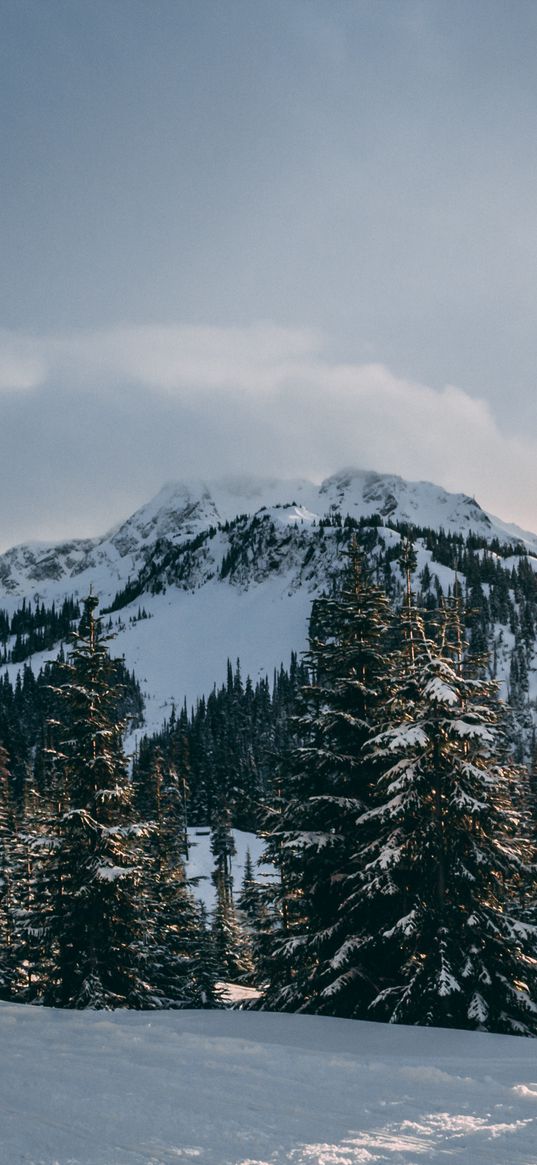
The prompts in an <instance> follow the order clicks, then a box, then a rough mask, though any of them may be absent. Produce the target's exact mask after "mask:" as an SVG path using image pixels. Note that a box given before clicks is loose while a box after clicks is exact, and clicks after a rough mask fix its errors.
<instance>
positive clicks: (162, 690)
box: [0, 470, 537, 728]
mask: <svg viewBox="0 0 537 1165" xmlns="http://www.w3.org/2000/svg"><path fill="white" fill-rule="evenodd" d="M359 523H362V525H363V524H365V527H366V529H368V530H369V537H370V543H371V546H372V547H374V549H373V554H374V555H376V556H377V561H378V563H379V570H380V569H381V568H382V569H384V568H383V566H382V564H383V563H386V562H388V560H389V559H390V557H391V558H392V559H393V558H394V556H395V555H396V551H397V546H398V544H399V540H400V533H399V532H398V530H397V528H396V527H397V526H398V525H400V524H405V525H408V524H411V525H412V526H413V527H414V528H415V530H416V532H417V534H419V533H420V532H423V531H425V530H433V531H439V530H443V531H446V532H447V533H450V534H451V535H455V536H459V535H460V536H461V538H467V537H468V536H469V535H471V536H472V538H473V540H474V543H475V545H476V546H478V547H479V546H482V547H491V548H496V549H497V550H498V552H499V553H500V554H501V555H502V556H504V557H503V558H502V563H503V564H504V565H505V569H506V571H509V570H510V569H511V567H512V566H514V567H516V566H517V564H518V562H519V561H520V560H521V557H523V558H524V560H525V562H526V563H528V564H530V565H533V566H536V565H537V536H536V535H533V534H528V533H525V532H524V531H521V530H519V529H518V528H517V527H513V526H509V525H507V524H506V523H503V522H501V521H500V520H499V519H497V518H494V517H493V516H492V515H490V514H487V513H486V512H485V511H484V510H482V509H481V508H480V506H479V505H478V504H477V502H475V501H474V499H472V498H470V497H468V496H466V495H464V494H450V493H447V492H446V491H445V490H443V489H441V488H439V487H437V486H434V485H432V484H431V483H428V482H406V481H404V480H403V479H402V478H400V477H396V476H394V475H382V474H377V473H370V472H365V471H360V470H343V471H341V472H339V473H337V474H335V475H333V476H332V477H330V478H328V479H327V480H326V481H324V482H323V483H322V485H321V486H317V485H314V484H313V483H311V482H307V481H304V480H292V481H283V482H282V481H277V480H266V479H260V480H256V479H251V478H239V479H234V480H232V479H227V480H225V481H221V482H216V483H202V482H193V483H192V482H191V483H172V484H168V485H166V486H165V487H164V488H163V489H162V490H161V491H160V493H159V494H158V495H157V496H156V497H155V498H153V499H152V500H151V501H150V502H148V503H147V505H145V506H143V507H141V509H140V510H138V511H137V512H136V513H135V514H133V515H132V517H130V518H129V519H128V520H127V521H125V522H123V523H121V524H120V525H118V526H117V527H115V528H114V529H113V530H112V531H111V532H110V533H109V534H107V535H105V536H103V537H102V538H98V539H93V540H88V539H86V540H83V541H76V540H74V541H71V542H68V543H62V544H59V545H49V544H31V545H27V546H19V547H15V548H13V549H12V550H9V551H8V552H7V553H6V554H4V555H3V556H1V557H0V608H4V609H5V610H6V611H7V612H8V613H9V612H13V611H15V610H16V609H17V608H19V607H20V604H21V600H22V599H23V598H25V599H33V600H35V599H39V601H40V602H42V603H45V604H51V603H52V602H53V601H54V602H56V604H57V603H58V602H59V601H61V600H62V599H63V598H64V597H65V596H66V595H69V596H70V595H73V596H75V597H78V598H81V597H83V596H84V595H85V594H86V593H87V591H88V589H89V587H90V586H93V588H94V590H95V591H96V592H97V593H98V594H99V596H100V598H101V604H102V607H103V608H105V609H106V608H107V607H108V608H110V609H111V612H112V613H111V615H110V620H111V624H112V627H113V629H114V630H115V631H116V632H117V641H116V645H115V651H116V652H117V654H123V655H124V656H125V660H126V663H127V665H128V666H129V667H130V668H131V669H134V671H135V672H136V674H137V676H138V678H139V679H140V681H141V683H142V688H143V691H144V695H145V697H146V700H147V725H148V727H149V728H156V727H157V726H158V725H159V724H160V723H161V722H162V720H163V718H164V717H165V716H166V715H167V714H169V711H170V709H171V706H172V703H175V704H180V703H182V701H183V699H184V698H185V697H186V698H187V700H188V701H189V702H190V701H192V700H195V699H196V697H198V696H200V695H202V694H207V693H208V692H209V691H210V690H211V688H212V686H213V684H214V683H215V682H217V683H219V682H220V681H221V680H222V679H223V678H224V674H225V666H226V660H227V658H228V657H229V658H231V659H232V660H235V659H236V658H237V657H240V660H241V665H242V670H243V674H246V673H250V674H251V675H252V677H256V676H259V675H260V674H265V673H267V672H268V674H270V673H271V671H272V669H273V668H274V667H278V666H279V665H280V663H281V662H284V663H285V664H287V663H288V661H289V657H290V653H291V651H292V650H297V651H300V650H302V649H303V647H304V646H305V642H306V633H307V622H308V616H309V611H310V606H311V601H312V598H313V597H314V595H315V594H318V593H319V592H321V591H322V590H323V589H326V588H328V589H329V588H330V587H331V585H332V581H333V578H334V576H335V575H337V574H338V573H339V571H340V570H341V568H342V566H343V564H344V561H345V558H344V554H343V552H344V549H345V545H346V542H347V540H348V536H349V533H350V531H349V528H348V527H349V525H350V527H351V528H352V525H353V524H354V525H356V524H359ZM345 524H347V529H345ZM431 545H432V544H431ZM431 545H429V544H428V543H427V539H426V538H421V539H420V538H418V541H417V550H418V573H420V572H422V571H423V570H424V569H425V567H427V568H428V569H429V570H430V571H433V572H434V577H435V579H436V583H435V585H438V587H440V588H441V589H442V590H443V591H444V592H445V591H447V590H448V588H449V587H450V586H453V583H454V580H455V572H454V569H453V567H454V563H453V562H450V561H448V560H447V559H445V560H444V561H441V560H440V559H441V558H442V556H441V555H439V553H438V552H437V551H436V550H435V549H434V547H433V548H432V549H431ZM461 545H462V543H461ZM511 551H512V557H511V558H509V557H507V558H505V556H506V555H507V556H508V555H509V554H510V552H511ZM435 555H436V558H435ZM452 557H453V556H452ZM493 557H494V555H493ZM498 561H500V559H498ZM390 570H392V567H391V566H390ZM506 578H507V575H506ZM506 585H507V583H506ZM486 586H488V584H485V589H486ZM489 590H490V587H489ZM142 608H143V614H144V616H147V618H145V617H144V618H139V615H140V613H141V609H142ZM495 634H496V639H497V640H498V644H497V647H495V649H494V650H495V655H496V666H497V668H498V672H499V674H500V675H501V676H504V678H505V680H506V683H507V681H508V676H509V669H510V659H511V653H512V650H513V646H514V643H513V640H512V635H511V632H510V630H509V627H508V626H507V624H506V623H505V618H503V623H502V626H501V629H500V630H499V631H498V632H497V633H495ZM510 635H511V639H510ZM7 649H9V643H8V644H7ZM50 654H51V652H50V651H48V652H45V653H43V654H41V655H40V656H35V657H34V660H33V666H34V668H38V667H39V666H40V664H41V662H42V660H43V659H44V658H48V657H49V656H50ZM530 654H531V653H530ZM528 658H529V657H528ZM530 665H531V660H530ZM17 666H18V665H15V664H10V665H9V670H10V671H11V673H12V674H13V673H14V672H15V671H16V670H17ZM525 666H526V665H525Z"/></svg>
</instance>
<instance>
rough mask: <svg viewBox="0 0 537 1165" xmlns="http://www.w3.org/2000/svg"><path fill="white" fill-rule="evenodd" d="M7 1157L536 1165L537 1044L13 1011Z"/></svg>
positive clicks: (243, 1019) (245, 1015)
mask: <svg viewBox="0 0 537 1165" xmlns="http://www.w3.org/2000/svg"><path fill="white" fill-rule="evenodd" d="M0 1041H1V1046H2V1052H3V1056H2V1064H3V1071H2V1079H1V1090H0V1097H1V1099H0V1162H1V1165H18V1163H19V1162H20V1163H22V1162H24V1163H25V1165H139V1163H140V1162H144V1163H145V1165H172V1163H173V1165H177V1163H178V1162H187V1161H188V1162H199V1163H200V1165H283V1163H284V1162H289V1163H292V1165H373V1163H375V1162H390V1163H391V1165H396V1163H397V1165H425V1163H426V1162H438V1163H441V1162H442V1163H445V1165H448V1163H449V1165H462V1163H463V1162H464V1163H465V1165H470V1163H471V1165H536V1163H537V1041H534V1040H524V1039H517V1038H514V1037H511V1036H494V1035H477V1034H474V1033H466V1032H454V1031H439V1030H435V1029H427V1028H404V1027H390V1026H387V1025H381V1024H373V1023H359V1022H355V1021H350V1020H339V1019H325V1018H319V1017H313V1016H296V1015H276V1014H263V1013H252V1012H234V1011H220V1012H214V1011H213V1012H203V1011H202V1012H200V1011H197V1012H196V1011H187V1012H160V1013H155V1012H125V1011H123V1012H114V1013H110V1012H88V1011H86V1012H67V1011H63V1012H62V1011H53V1010H47V1009H44V1008H39V1007H29V1006H26V1007H25V1006H22V1005H16V1004H0Z"/></svg>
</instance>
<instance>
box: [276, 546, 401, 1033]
mask: <svg viewBox="0 0 537 1165" xmlns="http://www.w3.org/2000/svg"><path fill="white" fill-rule="evenodd" d="M389 625H390V609H389V604H388V601H387V599H386V596H385V595H384V593H383V592H382V591H381V590H380V589H379V588H378V587H377V586H376V585H374V584H373V583H372V582H370V581H369V580H367V579H366V578H365V577H364V570H363V564H362V560H361V557H360V554H359V552H358V550H357V547H356V546H355V545H354V546H353V548H352V549H351V554H350V563H349V569H348V571H347V573H346V576H345V578H344V581H343V585H342V587H341V590H340V592H339V593H337V594H336V595H334V596H332V597H325V598H321V599H319V600H317V601H316V603H314V607H313V611H312V624H311V635H310V646H309V652H308V654H307V656H306V662H307V664H308V668H309V672H310V679H309V682H307V683H306V684H304V685H303V686H302V688H301V689H300V691H299V697H298V715H297V720H296V731H297V734H298V737H299V741H300V742H299V744H298V745H297V746H296V747H295V748H294V749H293V750H292V752H291V755H290V757H289V759H288V762H287V772H286V773H285V774H283V777H282V779H283V783H284V789H283V792H282V795H281V799H280V803H279V805H278V803H277V802H276V803H275V805H274V806H273V810H272V812H271V813H269V818H268V825H269V828H270V836H269V839H268V846H267V854H266V856H267V857H268V859H269V860H271V861H273V862H274V864H276V865H277V866H279V868H280V870H281V887H280V892H279V894H278V898H279V902H278V906H279V911H280V919H281V925H280V928H279V931H276V933H275V935H274V936H273V940H272V941H273V950H272V957H271V959H270V966H269V973H270V977H271V981H270V984H269V986H268V988H267V990H266V993H265V997H264V998H265V1003H266V1005H267V1006H270V1007H274V1008H276V1009H282V1008H283V1009H289V1010H298V1009H303V1010H304V1009H305V1010H311V1011H318V1012H326V1013H329V1014H332V1013H335V1014H338V1011H339V1009H340V1006H341V1004H340V1003H339V1002H338V998H337V997H338V994H339V993H340V991H341V990H342V989H343V987H344V984H343V982H342V981H341V979H340V974H339V970H338V968H337V967H336V966H335V965H334V963H333V956H334V954H335V952H336V951H337V950H338V949H339V948H340V947H341V944H342V942H343V941H344V937H345V934H346V922H345V919H344V918H343V916H342V914H341V912H340V906H341V901H342V886H343V880H344V878H345V875H346V871H347V869H348V864H349V860H350V857H351V854H352V852H353V848H354V839H355V832H356V828H355V823H356V820H357V818H358V817H359V816H361V815H362V814H363V813H364V812H365V811H366V810H367V809H368V808H369V807H370V805H371V798H372V792H373V783H374V778H375V767H374V764H373V763H372V761H371V757H370V755H369V754H368V752H367V749H366V746H367V744H368V742H369V741H370V740H371V737H372V736H373V735H374V734H375V732H376V731H377V730H378V725H379V715H380V709H381V707H382V704H383V702H384V701H385V699H386V691H387V670H388V669H387V652H386V636H387V632H388V628H389ZM345 986H347V984H345ZM352 990H353V993H354V995H355V996H359V997H361V995H362V993H363V991H362V983H361V980H360V979H359V978H356V979H355V981H354V983H353V988H352Z"/></svg>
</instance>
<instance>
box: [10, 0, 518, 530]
mask: <svg viewBox="0 0 537 1165" xmlns="http://www.w3.org/2000/svg"><path fill="white" fill-rule="evenodd" d="M0 31H1V36H0V60H1V69H0V94H1V100H2V110H3V117H2V126H1V130H0V134H1V142H2V145H1V150H2V163H3V165H2V173H3V175H4V182H3V191H2V218H1V223H0V233H1V239H2V253H3V258H4V262H3V265H2V271H1V273H0V302H1V309H2V310H1V315H0V465H1V467H2V496H3V506H2V511H1V517H0V548H5V547H7V546H8V545H11V544H13V543H15V542H20V541H23V540H26V539H35V538H44V539H47V538H51V537H54V538H60V537H63V536H70V535H84V534H96V533H103V532H104V530H105V529H107V528H108V527H110V526H111V525H112V523H113V522H115V521H116V520H118V519H120V518H122V517H125V516H127V515H128V514H129V513H130V512H132V511H133V510H134V509H135V508H136V507H137V506H138V505H140V504H141V503H143V502H144V501H146V500H147V499H148V497H149V496H150V495H151V494H154V493H156V492H157V490H158V489H159V488H160V486H161V485H162V484H163V483H164V481H165V480H167V479H180V478H183V477H193V476H195V477H200V476H201V477H210V478H214V477H218V476H220V475H222V474H226V473H239V474H240V473H259V474H264V475H270V476H272V475H274V476H284V477H297V476H305V477H310V478H312V479H314V480H320V479H321V478H323V477H325V476H328V475H330V474H331V473H333V472H335V471H336V470H337V469H339V468H341V467H342V466H344V465H357V466H361V467H363V468H371V469H376V470H378V471H380V472H383V471H384V472H393V473H400V474H402V475H403V476H404V477H407V478H410V479H412V480H416V479H420V478H425V479H428V480H432V481H435V482H437V483H438V484H440V485H443V486H444V487H446V488H448V489H451V490H455V491H461V492H467V493H473V494H475V495H476V497H477V499H478V500H479V502H480V503H481V504H482V505H483V506H485V507H486V508H487V509H489V510H491V511H492V512H494V513H497V514H498V515H499V516H500V517H502V518H504V519H506V520H511V521H516V522H518V523H519V524H520V525H522V526H525V527H527V528H529V529H537V499H536V491H535V478H536V472H535V466H536V464H537V432H536V427H535V404H534V400H535V391H534V383H535V370H536V367H537V361H536V345H537V319H536V316H537V294H536V292H537V189H536V187H537V167H536V166H535V144H534V142H535V114H534V110H535V108H536V98H537V74H536V72H535V67H534V61H535V57H536V53H537V8H536V7H535V5H534V3H533V2H531V0H518V3H517V5H516V6H513V5H510V4H508V3H507V2H505V0H473V2H472V4H471V5H470V4H468V3H467V2H466V0H451V3H450V4H449V5H446V3H445V0H405V2H404V3H400V4H391V5H388V4H386V5H379V4H378V3H376V0H292V2H289V0H270V2H269V3H267V4H263V5H261V4H259V5H255V4H252V3H251V0H226V2H225V3H219V2H218V0H203V2H202V3H199V0H181V2H180V3H177V2H176V0H151V2H149V0H113V2H110V0H92V3H91V4H87V3H86V2H85V0H47V3H46V4H43V3H42V2H41V0H4V3H3V4H2V7H1V11H0Z"/></svg>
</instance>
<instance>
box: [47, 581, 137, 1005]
mask: <svg viewBox="0 0 537 1165" xmlns="http://www.w3.org/2000/svg"><path fill="white" fill-rule="evenodd" d="M97 602H98V600H97V598H96V597H95V596H94V595H91V594H90V595H89V596H88V598H87V599H86V600H85V601H84V608H83V614H82V618H81V621H80V627H79V631H78V634H77V635H76V636H75V638H74V645H73V648H72V650H71V652H70V654H69V657H68V659H67V661H66V662H65V664H64V665H63V669H62V671H63V682H62V683H61V685H60V686H59V688H58V693H57V694H58V696H59V698H60V703H61V705H62V714H61V719H60V724H59V726H58V736H59V738H60V739H59V745H58V746H57V748H56V749H55V750H53V751H54V762H55V766H56V771H57V780H58V790H59V805H60V807H61V811H60V814H59V818H58V827H57V846H56V849H55V853H54V875H55V878H56V886H57V892H56V899H55V906H54V912H53V917H52V919H51V920H50V922H49V923H48V925H49V928H50V936H51V942H52V943H53V945H55V947H56V950H57V968H56V975H55V976H54V977H53V978H52V980H51V981H49V984H48V989H47V991H46V993H45V1001H46V1002H47V1003H54V1004H56V1005H59V1006H61V1007H78V1008H80V1007H97V1008H103V1007H106V1008H110V1007H140V1006H145V1005H149V1006H150V1005H151V1002H152V998H151V992H150V989H149V987H148V984H147V980H146V969H147V957H148V955H147V950H146V949H145V948H144V943H143V935H144V932H145V929H146V928H145V920H144V919H143V918H142V917H141V916H140V908H139V906H138V905H137V901H136V895H137V889H138V886H139V885H140V884H141V882H142V880H143V860H142V856H141V847H140V839H141V837H142V836H143V834H144V829H143V827H142V826H141V825H138V824H137V823H136V822H135V821H134V819H133V813H132V807H131V800H132V789H131V786H130V783H129V781H128V778H127V767H126V758H125V756H124V753H123V749H122V727H123V726H122V724H121V722H120V721H119V720H118V717H117V707H118V692H117V690H116V684H117V670H116V667H115V664H114V662H113V661H112V660H111V659H110V655H109V652H108V647H107V637H105V636H103V635H102V633H101V631H100V628H99V624H98V621H97V620H96V618H95V607H96V606H97ZM42 908H43V904H41V909H42Z"/></svg>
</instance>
